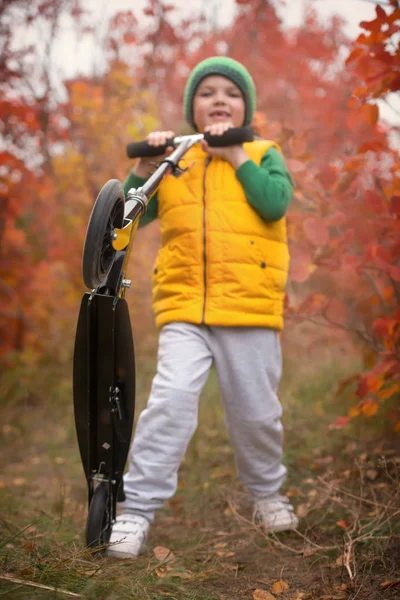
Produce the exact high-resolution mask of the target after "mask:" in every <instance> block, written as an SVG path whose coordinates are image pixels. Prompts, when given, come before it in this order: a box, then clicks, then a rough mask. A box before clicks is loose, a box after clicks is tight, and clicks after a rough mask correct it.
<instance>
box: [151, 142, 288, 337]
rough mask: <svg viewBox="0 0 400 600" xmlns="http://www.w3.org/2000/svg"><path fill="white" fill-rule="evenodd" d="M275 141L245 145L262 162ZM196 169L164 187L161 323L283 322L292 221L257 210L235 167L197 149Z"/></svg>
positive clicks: (156, 287)
mask: <svg viewBox="0 0 400 600" xmlns="http://www.w3.org/2000/svg"><path fill="white" fill-rule="evenodd" d="M271 146H275V147H276V144H274V142H269V141H255V142H250V143H247V144H244V149H245V150H246V152H247V154H248V155H249V157H250V158H251V159H252V160H253V161H254V162H255V163H256V164H260V162H261V158H262V156H263V155H264V154H265V152H266V151H267V149H268V148H270V147H271ZM182 162H183V163H184V164H183V165H182V163H181V166H183V167H189V169H188V171H187V172H185V173H183V174H182V175H180V176H179V177H178V178H175V177H173V176H172V175H170V176H168V177H166V178H165V179H164V180H163V181H162V183H161V185H160V188H159V190H158V215H159V218H160V225H161V248H160V250H159V253H158V257H157V261H156V265H155V269H154V274H153V308H154V312H155V315H156V324H157V327H159V328H160V327H162V326H163V325H165V324H166V323H169V322H171V321H186V322H190V323H195V324H200V323H204V324H206V325H224V326H247V327H251V326H254V327H271V328H274V329H282V327H283V318H282V313H283V299H284V293H285V286H286V280H287V272H288V267H289V251H288V246H287V239H286V222H285V219H284V218H283V219H280V220H279V221H275V222H274V223H266V222H265V221H263V220H262V219H261V217H260V216H259V215H258V214H257V212H256V211H255V210H254V209H253V208H251V206H250V205H249V204H248V201H247V199H246V196H245V193H244V190H243V188H242V186H241V184H240V182H239V180H238V179H237V177H236V175H235V171H234V169H233V167H232V166H231V165H230V164H229V163H228V162H226V161H225V160H223V159H220V158H217V157H213V158H212V159H210V157H209V155H207V154H206V153H205V152H203V150H202V149H201V148H200V146H199V145H196V146H194V147H193V148H191V150H189V152H188V153H187V154H186V156H185V159H184V161H182Z"/></svg>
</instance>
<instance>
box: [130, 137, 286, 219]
mask: <svg viewBox="0 0 400 600" xmlns="http://www.w3.org/2000/svg"><path fill="white" fill-rule="evenodd" d="M236 177H237V178H238V180H239V181H240V183H241V184H242V186H243V189H244V192H245V194H246V197H247V200H248V203H249V204H250V206H252V207H253V208H254V210H255V211H257V213H258V214H259V215H260V217H261V218H262V219H264V221H267V222H268V221H278V220H279V219H281V218H282V217H283V216H285V214H286V212H287V209H288V207H289V203H290V201H291V199H292V196H293V182H292V179H291V177H290V174H289V171H288V170H287V167H286V164H285V161H284V158H283V156H282V154H281V153H280V152H279V151H278V150H276V148H269V149H268V150H267V152H266V153H265V154H264V156H263V157H262V159H261V164H260V166H258V165H256V163H255V162H253V161H252V160H248V161H246V162H245V163H243V164H242V165H241V166H240V167H239V168H238V170H237V171H236ZM145 181H146V179H143V178H142V177H138V176H137V175H135V174H134V173H133V172H132V171H131V172H130V174H129V176H128V177H127V179H126V180H125V182H124V191H125V195H126V194H127V193H128V191H129V190H130V189H131V188H138V187H141V186H142V185H143V184H144V183H145ZM157 215H158V199H157V193H156V194H155V195H154V196H153V197H152V198H151V200H150V202H149V203H148V205H147V211H146V213H145V214H144V215H143V217H142V218H141V219H140V222H139V227H143V226H144V225H147V224H148V223H150V222H151V221H153V220H154V219H156V218H157Z"/></svg>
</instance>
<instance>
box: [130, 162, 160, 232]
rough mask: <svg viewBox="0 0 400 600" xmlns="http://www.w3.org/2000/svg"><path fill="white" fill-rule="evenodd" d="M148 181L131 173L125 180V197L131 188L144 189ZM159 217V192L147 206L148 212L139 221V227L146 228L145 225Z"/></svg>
mask: <svg viewBox="0 0 400 600" xmlns="http://www.w3.org/2000/svg"><path fill="white" fill-rule="evenodd" d="M146 181H147V180H146V179H143V177H139V176H138V175H135V173H134V172H133V171H131V172H130V173H129V175H128V177H127V178H126V179H125V181H124V192H125V196H126V195H127V193H128V191H129V190H130V189H131V188H136V189H137V188H139V187H142V185H143V184H144V183H145V182H146ZM157 215H158V199H157V192H156V193H155V194H154V196H152V198H151V199H150V202H149V203H148V205H147V210H146V212H145V213H144V215H143V216H142V217H140V221H139V227H144V226H145V225H148V224H149V223H151V221H154V219H156V218H157Z"/></svg>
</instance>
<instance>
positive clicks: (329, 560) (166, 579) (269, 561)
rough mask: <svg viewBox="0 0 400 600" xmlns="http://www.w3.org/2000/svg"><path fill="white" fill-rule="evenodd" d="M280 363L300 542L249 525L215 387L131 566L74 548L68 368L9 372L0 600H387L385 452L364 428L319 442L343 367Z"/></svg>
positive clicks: (347, 368)
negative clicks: (280, 584)
mask: <svg viewBox="0 0 400 600" xmlns="http://www.w3.org/2000/svg"><path fill="white" fill-rule="evenodd" d="M137 355H138V356H140V357H141V362H138V369H137V372H138V382H137V385H138V411H137V412H139V410H140V409H141V408H142V407H143V405H144V403H145V401H146V399H147V395H148V391H149V387H150V383H151V377H152V373H153V369H154V358H153V357H152V358H148V357H146V353H145V349H143V348H140V347H139V348H138V352H137ZM287 355H288V358H287V361H286V370H285V374H284V377H283V379H282V385H281V394H280V395H281V400H282V403H283V405H284V411H285V412H284V414H285V416H284V421H285V432H286V441H285V463H286V464H287V466H288V469H289V475H288V480H287V484H286V493H287V494H288V495H289V496H290V498H291V499H292V501H293V503H294V505H295V506H296V508H297V511H298V514H299V515H300V517H301V525H300V528H299V532H298V533H296V532H290V533H283V534H280V535H277V536H265V535H264V534H263V533H262V532H261V531H259V530H258V529H257V528H256V527H254V526H253V525H252V522H251V507H250V506H249V504H248V501H247V497H246V494H245V491H244V490H243V489H242V488H241V487H240V485H239V483H238V482H237V480H236V477H235V467H234V457H233V452H232V449H231V447H230V445H229V440H228V437H227V435H226V432H225V430H224V427H223V413H222V408H221V406H220V403H219V392H218V387H217V384H216V378H215V374H214V373H212V374H211V376H210V378H209V381H208V382H207V385H206V387H205V389H204V392H203V394H202V398H201V404H200V414H199V428H198V430H197V432H196V433H195V435H194V437H193V439H192V441H191V443H190V446H189V449H188V452H187V454H186V457H185V460H184V462H183V463H182V466H181V469H180V484H179V488H178V491H177V493H176V495H175V497H174V498H173V499H171V500H170V501H169V502H168V503H167V504H166V506H165V508H163V509H162V510H161V511H159V513H158V514H157V516H156V520H155V522H154V525H153V527H152V528H151V531H150V536H149V540H148V548H147V551H146V553H145V554H144V555H143V556H141V557H139V559H137V560H136V561H129V560H128V561H115V560H110V559H107V558H104V557H102V556H101V555H99V554H97V555H96V554H93V553H91V552H90V551H88V550H87V549H86V548H85V547H84V545H83V532H84V528H85V522H86V512H87V506H86V494H87V492H86V484H85V479H84V476H83V472H82V466H81V462H80V457H79V453H78V448H77V444H76V439H75V429H74V421H73V411H72V401H71V393H72V392H71V382H70V375H69V372H68V368H69V365H68V364H67V363H65V364H63V365H60V366H59V371H57V370H56V367H55V366H54V365H50V364H48V365H46V364H43V365H42V371H41V376H40V377H37V374H36V373H35V371H34V369H33V367H30V366H29V365H28V366H25V371H24V370H23V368H22V366H21V365H17V366H16V369H15V373H14V372H13V371H12V370H11V371H10V372H9V373H8V376H7V378H3V380H2V381H3V384H2V385H3V389H2V406H1V407H0V411H1V414H0V418H1V423H2V425H1V426H0V431H1V435H2V440H1V442H2V443H1V448H2V449H1V461H2V464H3V467H4V469H3V475H2V476H1V478H0V486H1V487H0V497H1V501H0V560H1V562H0V564H1V573H0V576H1V579H0V599H1V598H10V599H13V600H14V599H15V600H22V599H24V600H25V599H29V600H30V599H36V598H43V599H53V598H54V599H61V598H63V599H65V598H68V597H71V598H73V597H80V598H84V599H86V600H91V599H93V600H94V599H96V600H112V599H118V600H125V599H128V598H129V599H132V598H137V599H139V600H161V599H167V598H173V599H176V600H224V599H226V600H228V599H229V600H233V599H236V598H237V599H242V598H243V599H245V598H246V599H247V598H248V599H251V598H254V597H257V593H256V590H261V591H260V592H258V595H259V597H261V598H262V592H263V591H264V592H267V591H268V592H270V593H273V595H274V596H275V597H276V598H277V599H282V600H288V599H290V600H301V599H302V600H313V599H314V598H315V599H320V598H325V599H326V600H327V599H328V598H332V600H333V599H335V600H340V599H342V598H343V600H344V599H345V598H349V599H354V600H355V598H357V599H358V600H359V599H362V598H368V599H370V600H375V599H376V600H378V599H379V600H380V599H382V600H383V599H384V600H394V598H396V597H398V596H397V594H398V592H399V580H400V571H399V564H400V545H399V536H400V530H399V525H398V523H399V518H398V517H399V514H400V512H399V511H400V498H399V496H400V493H399V487H400V486H399V482H400V473H399V471H400V465H399V461H398V458H397V456H398V455H396V450H397V448H396V442H395V440H388V439H385V438H382V436H381V434H380V432H379V431H372V430H371V428H366V427H365V424H366V423H364V425H363V422H362V421H360V422H359V424H358V425H357V426H356V427H353V426H352V427H350V428H347V429H344V430H342V431H338V430H335V429H330V428H329V425H330V424H331V423H332V422H333V421H334V420H335V418H336V417H337V416H338V415H339V414H345V412H346V408H347V407H346V400H345V399H343V398H338V399H337V401H336V404H335V403H333V402H332V396H333V393H334V390H335V388H336V385H337V382H338V380H340V379H341V378H343V377H345V376H346V375H348V374H349V373H351V372H353V371H354V369H355V368H356V367H357V365H356V364H355V362H354V359H352V360H349V358H348V357H345V359H344V360H342V361H339V360H336V361H334V360H332V356H335V349H333V350H332V351H331V355H328V356H322V357H321V355H320V353H318V352H316V353H315V354H314V358H313V359H312V360H311V361H309V363H307V366H305V365H304V364H303V363H302V362H301V361H299V360H298V359H297V358H296V356H301V353H299V352H298V351H296V349H294V350H293V349H292V353H290V347H289V351H288V352H287ZM66 367H67V370H66ZM18 372H19V376H17V375H18ZM157 546H163V547H165V548H168V549H169V550H170V551H171V552H172V553H173V560H172V562H166V561H165V560H162V559H160V556H158V554H157V551H155V548H157ZM279 580H283V581H284V582H285V583H286V584H287V585H288V586H289V587H288V589H287V590H286V591H283V592H282V593H277V592H276V589H277V588H276V587H274V583H276V582H277V581H279ZM39 586H42V587H39ZM43 586H44V587H43ZM46 586H47V587H46ZM74 594H75V595H74Z"/></svg>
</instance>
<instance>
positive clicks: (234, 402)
mask: <svg viewBox="0 0 400 600" xmlns="http://www.w3.org/2000/svg"><path fill="white" fill-rule="evenodd" d="M213 362H214V364H215V368H216V372H217V377H218V382H219V385H220V390H221V393H222V401H223V406H224V411H225V425H226V428H227V431H228V434H229V436H230V439H231V443H232V446H233V449H234V452H235V460H236V466H237V472H238V476H239V478H240V480H241V482H242V484H243V485H244V486H245V487H246V488H247V489H248V491H249V492H250V494H251V495H253V496H258V497H260V496H262V497H265V496H269V495H271V494H274V493H276V492H278V491H279V489H280V487H281V485H282V483H283V480H284V479H285V475H286V468H285V467H284V466H283V465H282V438H283V430H282V423H281V414H282V408H281V405H280V403H279V400H278V397H277V394H276V392H277V387H278V384H279V380H280V377H281V371H282V365H281V363H282V357H281V348H280V341H279V334H278V332H277V331H275V330H273V329H266V328H259V327H208V326H205V325H201V326H198V325H192V324H190V323H169V324H168V325H165V326H164V327H163V328H162V330H161V332H160V337H159V349H158V364H157V374H156V376H155V377H154V380H153V384H152V388H151V394H150V398H149V401H148V405H147V408H146V409H145V410H143V411H142V413H141V414H140V417H139V419H138V423H137V427H136V432H135V436H134V441H133V443H132V447H131V450H130V456H129V471H128V472H127V473H126V475H125V477H124V490H125V494H126V500H125V502H123V503H121V507H122V509H123V510H124V511H128V512H133V513H136V514H140V515H142V516H144V517H146V518H147V519H149V521H152V520H153V518H154V511H155V510H156V509H157V508H159V507H160V506H162V505H163V503H164V501H165V500H167V499H168V498H170V497H171V496H172V495H173V494H174V493H175V490H176V487H177V479H178V477H177V473H178V468H179V465H180V463H181V461H182V459H183V457H184V454H185V451H186V448H187V446H188V443H189V441H190V438H191V437H192V435H193V433H194V431H195V429H196V427H197V415H198V399H199V395H200V392H201V390H202V388H203V386H204V384H205V382H206V380H207V376H208V374H209V371H210V368H211V365H212V363H213Z"/></svg>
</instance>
